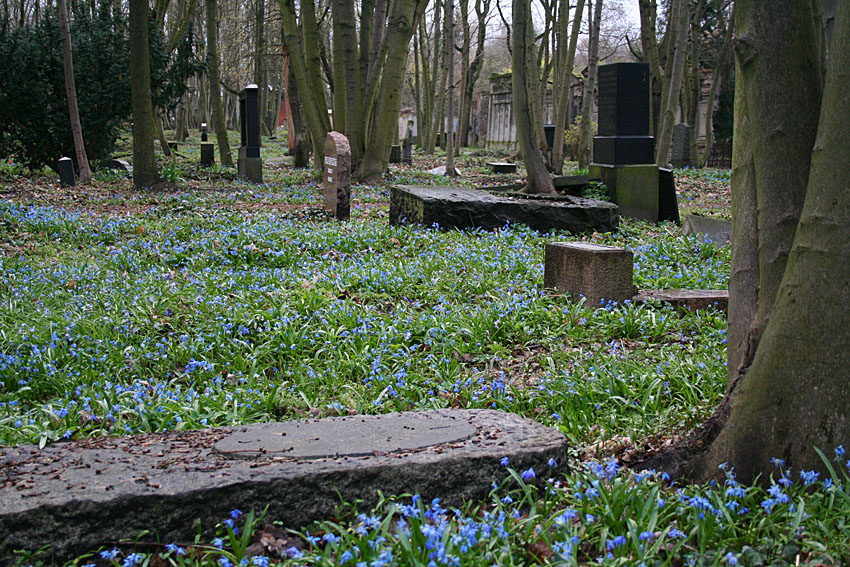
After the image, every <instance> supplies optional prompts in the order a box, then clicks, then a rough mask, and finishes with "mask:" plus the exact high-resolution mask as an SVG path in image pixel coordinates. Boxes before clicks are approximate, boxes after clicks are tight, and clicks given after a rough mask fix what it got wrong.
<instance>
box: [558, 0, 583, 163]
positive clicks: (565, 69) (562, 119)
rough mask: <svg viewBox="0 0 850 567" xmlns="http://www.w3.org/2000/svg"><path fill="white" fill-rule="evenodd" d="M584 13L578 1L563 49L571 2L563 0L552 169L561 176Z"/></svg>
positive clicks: (579, 0)
mask: <svg viewBox="0 0 850 567" xmlns="http://www.w3.org/2000/svg"><path fill="white" fill-rule="evenodd" d="M583 12H584V0H578V3H577V4H576V10H575V15H574V16H573V26H572V30H571V32H570V39H569V46H568V47H567V49H566V50H564V49H563V46H564V43H565V41H566V33H565V32H566V27H567V18H568V17H569V2H568V1H567V0H561V18H563V23H562V24H561V26H560V28H561V29H560V36H561V39H560V40H559V41H558V43H559V45H560V47H561V51H560V52H559V53H558V57H559V58H560V60H559V67H560V74H561V76H560V80H559V84H560V86H561V87H560V89H558V92H557V96H556V101H557V102H556V104H555V141H554V144H553V146H554V147H553V148H552V169H553V170H554V171H555V173H558V174H560V173H561V172H562V170H563V169H564V130H566V128H567V115H568V114H569V104H570V83H571V82H572V77H573V63H574V62H575V57H576V48H577V47H578V34H579V31H580V30H581V16H582V13H583Z"/></svg>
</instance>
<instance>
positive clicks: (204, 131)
mask: <svg viewBox="0 0 850 567" xmlns="http://www.w3.org/2000/svg"><path fill="white" fill-rule="evenodd" d="M201 141H202V142H206V141H207V123H206V122H201Z"/></svg>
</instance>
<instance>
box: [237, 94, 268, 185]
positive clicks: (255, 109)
mask: <svg viewBox="0 0 850 567" xmlns="http://www.w3.org/2000/svg"><path fill="white" fill-rule="evenodd" d="M259 92H260V89H259V88H257V85H253V84H251V85H248V86H247V87H245V88H244V89H242V90H241V91H239V131H240V134H241V144H240V145H239V158H238V160H237V165H238V170H239V177H241V178H242V179H247V180H248V181H250V182H252V183H262V182H263V160H262V158H260V110H259V103H258V100H259Z"/></svg>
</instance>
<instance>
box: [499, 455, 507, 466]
mask: <svg viewBox="0 0 850 567" xmlns="http://www.w3.org/2000/svg"><path fill="white" fill-rule="evenodd" d="M508 463H509V461H508V458H507V457H502V458H501V459H499V464H500V465H502V466H503V467H506V466H508Z"/></svg>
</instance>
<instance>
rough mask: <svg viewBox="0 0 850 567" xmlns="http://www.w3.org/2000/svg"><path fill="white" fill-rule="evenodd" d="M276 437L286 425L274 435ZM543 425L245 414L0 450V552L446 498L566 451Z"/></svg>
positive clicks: (433, 415) (504, 419)
mask: <svg viewBox="0 0 850 567" xmlns="http://www.w3.org/2000/svg"><path fill="white" fill-rule="evenodd" d="M284 434H285V435H284ZM566 452H567V444H566V439H565V438H564V436H563V435H562V434H561V433H560V432H558V431H557V430H555V429H551V428H548V427H544V426H542V425H540V424H538V423H536V422H534V421H532V420H529V419H526V418H522V417H519V416H517V415H514V414H508V413H503V412H497V411H493V410H432V411H426V412H416V413H413V412H408V413H399V414H388V415H381V416H365V415H357V416H348V417H338V418H326V419H318V420H305V421H292V422H282V423H268V424H255V425H248V426H238V427H231V428H217V429H207V430H199V431H183V432H169V433H159V434H149V435H137V436H129V437H116V438H99V439H88V440H82V441H71V442H61V443H55V444H53V445H49V446H47V447H45V448H44V449H39V448H38V447H37V446H34V445H26V446H21V447H12V448H8V447H7V448H2V449H0V533H2V534H4V538H2V539H0V557H9V556H11V555H12V551H13V550H16V549H30V550H32V549H37V548H39V547H41V546H42V545H44V544H46V543H51V544H52V546H53V547H52V551H53V553H54V554H55V557H56V559H58V560H61V559H66V558H69V557H71V556H73V555H74V554H77V553H81V552H84V551H88V550H91V549H93V548H96V547H97V546H99V545H101V544H103V543H104V542H110V541H117V540H120V539H133V538H136V537H137V536H138V535H139V533H140V532H142V531H143V530H152V533H151V534H148V535H147V536H145V538H144V539H146V540H156V538H158V540H159V541H163V542H171V541H177V542H190V541H192V540H193V539H194V536H195V533H196V522H197V520H199V519H200V521H201V526H202V529H203V531H204V534H205V537H207V536H209V535H210V534H212V532H213V530H214V527H215V524H216V523H218V522H220V521H221V520H222V519H224V518H226V517H227V516H228V513H229V512H230V510H232V509H233V508H239V509H241V510H244V511H247V510H250V509H252V508H253V509H255V510H257V511H261V510H263V509H265V508H266V506H268V517H269V518H270V519H274V520H280V521H282V522H283V523H284V524H285V525H286V526H287V527H290V528H299V527H301V526H306V525H308V524H310V523H311V522H313V521H316V520H322V519H330V518H331V517H332V516H333V514H334V508H335V507H336V506H337V505H339V504H340V496H341V497H342V498H343V499H345V500H346V501H352V500H354V499H362V500H363V503H362V504H361V505H360V509H361V510H366V509H368V508H369V507H370V506H372V505H374V504H375V503H376V502H377V491H378V490H381V491H382V492H383V493H384V494H386V495H391V494H402V493H418V494H421V495H422V497H423V498H428V499H430V498H434V497H440V498H442V500H443V502H444V503H445V504H446V505H459V504H461V502H462V500H463V499H464V498H481V497H484V496H486V495H487V493H488V492H489V490H490V485H491V483H492V482H493V481H499V480H502V479H503V478H504V476H505V471H504V469H503V468H502V467H500V465H499V459H500V458H501V457H503V456H507V457H508V458H509V459H510V461H511V465H512V466H513V467H514V468H515V469H517V470H520V469H524V468H527V467H531V466H534V467H543V466H545V463H546V462H547V461H548V460H549V459H550V458H555V459H557V460H558V461H564V460H565V459H566Z"/></svg>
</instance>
